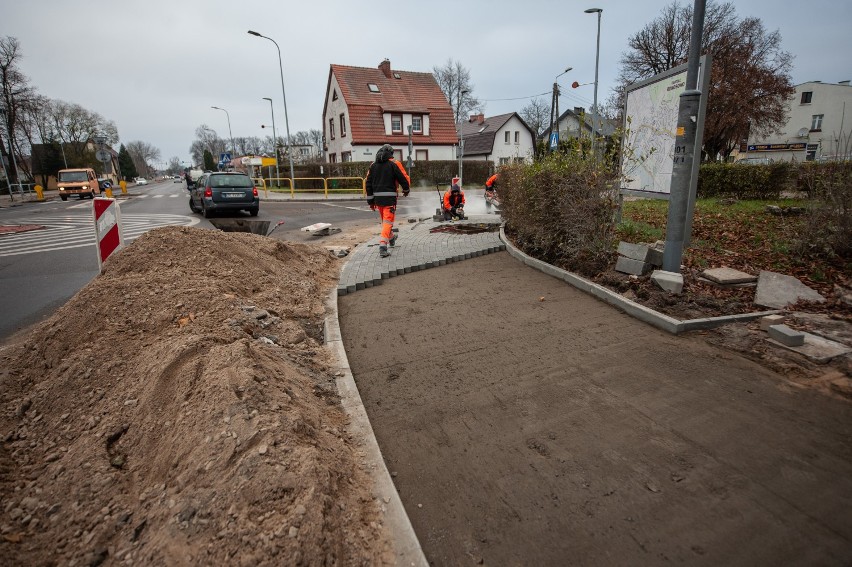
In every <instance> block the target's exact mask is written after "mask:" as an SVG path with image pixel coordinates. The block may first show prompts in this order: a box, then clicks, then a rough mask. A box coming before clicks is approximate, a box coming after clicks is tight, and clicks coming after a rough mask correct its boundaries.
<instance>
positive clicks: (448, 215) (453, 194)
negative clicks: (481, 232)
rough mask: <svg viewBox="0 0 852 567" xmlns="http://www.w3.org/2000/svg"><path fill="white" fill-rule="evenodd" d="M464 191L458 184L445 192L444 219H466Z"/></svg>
mask: <svg viewBox="0 0 852 567" xmlns="http://www.w3.org/2000/svg"><path fill="white" fill-rule="evenodd" d="M464 218H465V216H464V191H462V190H461V187H459V186H458V185H457V184H455V183H454V184H453V186H452V187H451V188H450V189H449V190H447V192H446V193H444V220H464Z"/></svg>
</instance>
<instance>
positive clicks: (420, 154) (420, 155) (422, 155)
mask: <svg viewBox="0 0 852 567" xmlns="http://www.w3.org/2000/svg"><path fill="white" fill-rule="evenodd" d="M414 159H415V160H417V161H429V150H414Z"/></svg>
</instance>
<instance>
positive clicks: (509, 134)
mask: <svg viewBox="0 0 852 567" xmlns="http://www.w3.org/2000/svg"><path fill="white" fill-rule="evenodd" d="M511 135H512V133H511V132H509V131H508V130H506V131H505V132H503V141H504V142H506V143H507V144H508V143H509V137H510V136H511Z"/></svg>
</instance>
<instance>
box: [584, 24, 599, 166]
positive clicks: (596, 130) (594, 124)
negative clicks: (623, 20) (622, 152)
mask: <svg viewBox="0 0 852 567" xmlns="http://www.w3.org/2000/svg"><path fill="white" fill-rule="evenodd" d="M585 12H586V13H587V14H597V15H598V45H597V49H596V50H595V96H594V103H593V106H594V107H595V116H594V121H593V122H592V130H593V132H592V157H593V158H597V156H596V154H595V145H596V143H597V135H598V134H599V133H600V116H601V114H600V112H598V63H599V62H600V58H601V12H603V10H602V9H600V8H589V9H588V10H586V11H585Z"/></svg>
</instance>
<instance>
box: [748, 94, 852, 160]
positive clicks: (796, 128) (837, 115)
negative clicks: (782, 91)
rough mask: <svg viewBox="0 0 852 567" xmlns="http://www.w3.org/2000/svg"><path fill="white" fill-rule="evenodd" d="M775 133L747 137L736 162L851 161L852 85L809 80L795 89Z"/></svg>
mask: <svg viewBox="0 0 852 567" xmlns="http://www.w3.org/2000/svg"><path fill="white" fill-rule="evenodd" d="M788 105H789V110H788V112H787V121H786V122H785V123H784V124H783V125H782V126H780V127H779V128H778V131H777V132H774V133H772V134H769V135H766V136H761V137H749V140H748V142H747V143H746V144H742V145H741V146H740V151H739V153H738V155H737V156H736V160H737V161H742V160H747V161H748V162H758V163H759V162H769V161H814V160H817V161H826V160H833V159H849V158H852V144H850V138H852V86H850V85H849V81H842V82H840V83H823V82H820V81H811V82H808V83H802V84H801V85H797V86H796V92H795V94H794V95H793V96H792V97H791V98H790V99H789V100H788Z"/></svg>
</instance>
